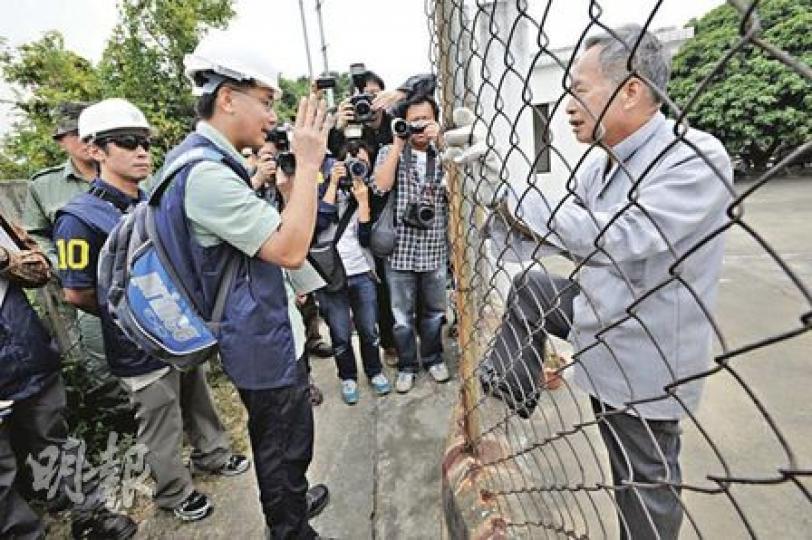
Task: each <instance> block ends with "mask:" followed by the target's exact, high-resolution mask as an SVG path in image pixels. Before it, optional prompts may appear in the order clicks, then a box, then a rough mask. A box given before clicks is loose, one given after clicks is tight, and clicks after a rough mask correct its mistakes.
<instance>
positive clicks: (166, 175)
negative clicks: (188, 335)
mask: <svg viewBox="0 0 812 540" xmlns="http://www.w3.org/2000/svg"><path fill="white" fill-rule="evenodd" d="M200 161H214V162H218V163H221V162H224V161H225V158H224V157H223V154H221V153H220V152H217V151H215V150H212V149H211V148H206V147H198V148H193V149H191V150H188V151H186V152H184V153H183V154H181V155H180V156H178V157H177V158H175V159H174V160H172V162H170V163H168V164H166V165H164V168H163V170H162V172H161V180H160V182H159V183H158V184H157V185H156V186H155V188H154V189H153V190H152V193H151V194H150V197H149V208H148V209H147V216H146V220H145V221H146V227H147V234H148V235H149V238H150V239H151V240H152V244H153V245H154V246H155V252H156V254H157V255H158V258H159V259H160V260H161V263H162V264H163V266H164V268H165V269H166V271H167V272H168V273H169V275H170V277H171V278H172V281H174V282H175V284H176V285H177V286H178V287H179V288H180V289H181V290H183V292H184V294H185V296H186V298H187V299H188V300H189V302H191V303H192V305H194V306H195V308H196V309H197V311H198V313H205V311H203V310H202V309H201V306H198V305H197V303H196V302H195V300H194V298H193V296H192V295H190V294H189V292H188V291H186V290H185V287H184V286H183V281H182V280H181V279H180V276H179V275H178V273H177V270H176V269H175V266H174V265H173V264H172V261H171V260H170V259H169V256H168V255H167V253H166V249H165V248H164V246H163V244H162V243H161V240H160V238H159V237H158V231H157V229H156V226H155V207H156V206H158V204H159V203H160V201H161V196H162V195H163V193H164V191H166V188H167V187H168V186H169V184H170V183H171V182H172V178H174V177H175V175H176V174H177V173H178V172H180V171H181V169H183V168H184V167H186V166H187V165H190V164H192V163H195V162H200ZM241 260H242V257H241V256H234V257H231V260H230V261H228V264H227V265H226V268H225V271H224V272H223V277H222V279H221V280H220V284H219V285H218V287H217V294H216V295H215V297H214V306H213V307H212V312H211V318H210V320H209V321H208V322H209V326H210V327H211V328H212V330H215V328H214V327H216V326H217V325H219V323H220V321H221V320H222V318H223V312H224V311H225V306H226V300H227V299H228V294H229V292H230V291H231V288H232V287H233V286H234V280H235V279H236V278H237V270H238V268H239V265H240V261H241Z"/></svg>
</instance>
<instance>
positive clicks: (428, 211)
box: [417, 206, 434, 224]
mask: <svg viewBox="0 0 812 540" xmlns="http://www.w3.org/2000/svg"><path fill="white" fill-rule="evenodd" d="M417 215H418V218H419V219H420V221H422V222H423V223H425V224H431V222H432V221H434V208H432V207H431V206H421V207H420V209H419V210H418V213H417Z"/></svg>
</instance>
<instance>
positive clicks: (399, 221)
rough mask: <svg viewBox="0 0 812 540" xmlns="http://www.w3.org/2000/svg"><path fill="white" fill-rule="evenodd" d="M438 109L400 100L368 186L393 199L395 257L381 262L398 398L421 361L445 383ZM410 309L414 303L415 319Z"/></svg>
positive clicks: (424, 101)
mask: <svg viewBox="0 0 812 540" xmlns="http://www.w3.org/2000/svg"><path fill="white" fill-rule="evenodd" d="M437 113H438V109H437V104H436V103H435V102H434V100H433V99H432V98H430V97H427V96H421V97H417V98H415V99H413V100H410V101H409V102H407V104H406V107H405V111H404V115H403V118H402V119H398V120H395V121H394V122H393V129H394V127H397V131H399V132H400V135H398V136H397V137H396V138H395V141H394V142H393V143H392V144H391V145H390V146H386V147H384V148H382V149H381V151H380V152H379V153H378V160H377V164H376V167H375V176H374V189H377V190H378V191H380V192H389V191H390V190H391V191H393V195H394V196H395V197H396V206H395V210H396V214H395V222H396V233H397V241H396V244H395V249H394V252H393V253H392V254H391V255H390V256H389V257H388V258H387V260H386V265H385V266H386V280H387V282H388V284H389V290H390V292H391V295H392V314H393V315H394V318H395V325H394V335H395V346H396V347H397V351H398V372H399V373H398V379H397V382H396V384H395V388H396V389H397V391H398V392H401V393H405V392H408V391H409V390H411V388H412V386H413V385H414V377H415V374H416V372H417V370H418V368H419V363H418V358H417V343H416V332H419V333H420V358H421V359H422V362H423V365H424V367H426V368H427V369H428V371H429V373H430V374H431V376H432V377H433V378H434V380H435V381H437V382H445V381H447V380H448V378H449V374H448V368H447V367H446V365H445V362H443V356H442V355H443V343H442V337H441V330H442V326H443V324H444V322H445V311H446V292H445V287H446V260H447V250H448V246H447V242H446V228H447V223H448V201H447V198H446V194H445V187H444V186H443V184H442V180H443V171H442V167H441V164H440V159H439V157H438V155H437V154H438V150H437V146H436V145H437V142H438V138H439V134H440V126H439V125H438V124H437ZM415 305H419V306H421V309H420V314H419V315H418V316H417V317H415V311H416V310H415Z"/></svg>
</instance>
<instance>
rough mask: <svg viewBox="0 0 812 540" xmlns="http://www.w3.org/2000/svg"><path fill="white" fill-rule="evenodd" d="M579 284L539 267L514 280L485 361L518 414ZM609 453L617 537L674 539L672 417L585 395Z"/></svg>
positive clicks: (525, 412)
mask: <svg viewBox="0 0 812 540" xmlns="http://www.w3.org/2000/svg"><path fill="white" fill-rule="evenodd" d="M579 292H580V289H579V288H578V285H577V284H576V283H575V282H573V281H570V280H569V279H566V278H562V277H560V276H555V275H550V274H547V273H545V272H541V271H531V272H528V273H526V274H524V273H523V274H519V275H518V276H517V277H516V278H515V279H514V281H513V286H512V287H511V290H510V294H509V297H508V307H507V312H506V313H505V317H504V319H503V320H502V323H501V325H500V327H499V330H498V331H497V337H496V343H495V344H494V350H493V354H492V355H491V357H490V358H489V359H488V361H489V362H490V363H491V364H492V369H493V370H494V372H495V374H496V375H497V377H496V379H497V380H499V381H500V383H501V384H502V394H501V397H502V399H505V401H506V402H508V403H509V404H510V405H511V406H512V408H514V409H515V410H516V412H517V413H519V415H520V416H524V417H527V416H529V415H530V413H531V412H532V409H533V408H534V407H535V404H536V398H537V396H538V392H539V386H538V381H539V380H540V379H539V377H540V371H541V368H542V360H543V354H544V344H545V342H546V340H547V335H548V334H551V335H554V336H556V337H559V338H562V339H566V337H567V335H568V334H569V332H570V326H571V325H572V317H573V308H572V303H573V300H574V299H575V297H576V296H577V295H578V294H579ZM591 400H592V408H593V410H594V412H595V416H596V418H598V427H599V430H600V434H601V438H602V439H603V442H604V444H605V445H606V449H607V450H608V453H609V464H610V466H611V469H612V480H613V484H614V489H615V502H616V503H617V508H618V521H619V526H620V538H621V539H622V540H627V539H633V540H638V539H640V540H648V539H654V538H660V539H663V540H666V539H673V540H676V538H677V537H678V535H679V529H680V525H681V524H682V519H683V508H682V505H681V503H680V489H679V485H680V484H681V483H682V473H681V470H680V465H679V453H680V442H681V441H680V433H681V431H680V427H679V422H678V421H677V420H647V419H645V418H639V417H637V416H634V415H631V414H626V413H624V412H620V411H617V410H616V409H613V408H612V407H610V406H608V405H606V404H602V403H601V402H600V401H599V400H597V399H596V398H595V397H592V398H591Z"/></svg>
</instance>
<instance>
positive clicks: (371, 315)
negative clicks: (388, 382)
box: [316, 273, 382, 381]
mask: <svg viewBox="0 0 812 540" xmlns="http://www.w3.org/2000/svg"><path fill="white" fill-rule="evenodd" d="M375 289H376V285H375V280H374V279H372V276H371V275H370V274H369V273H363V274H356V275H354V276H349V277H348V278H347V286H346V287H345V288H344V289H343V290H341V291H338V292H327V291H325V290H324V289H321V290H318V291H316V299H317V300H318V301H319V309H320V310H321V316H322V317H324V321H325V322H326V323H327V327H328V328H329V329H330V340H331V341H332V342H333V356H334V357H335V359H336V365H337V367H338V378H339V379H341V380H342V381H343V380H346V379H352V380H358V368H357V367H356V365H355V353H353V350H352V327H351V323H354V324H355V329H356V330H357V331H358V338H359V341H360V342H361V361H362V362H363V364H364V373H366V375H367V377H369V378H370V379H371V378H372V377H374V376H375V375H377V374H378V373H380V372H381V370H382V367H381V353H380V350H379V348H378V346H379V339H378V301H377V296H376V292H375ZM350 310H352V313H350Z"/></svg>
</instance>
